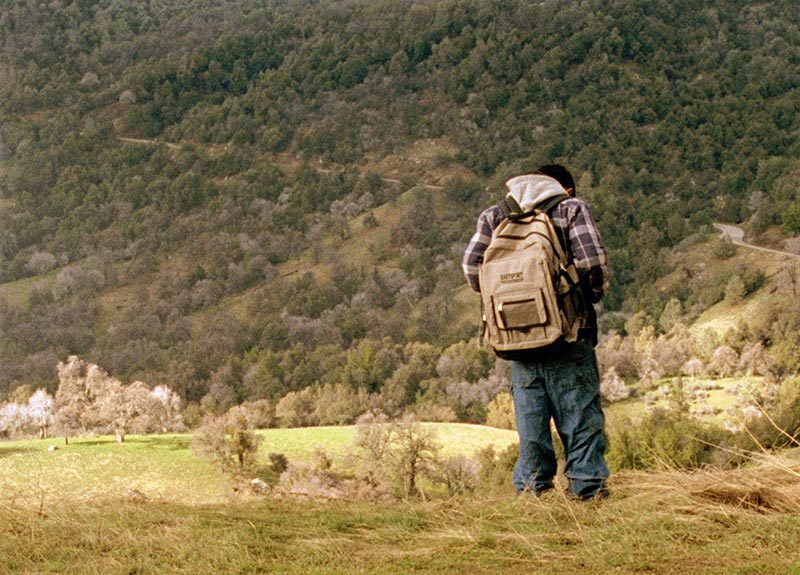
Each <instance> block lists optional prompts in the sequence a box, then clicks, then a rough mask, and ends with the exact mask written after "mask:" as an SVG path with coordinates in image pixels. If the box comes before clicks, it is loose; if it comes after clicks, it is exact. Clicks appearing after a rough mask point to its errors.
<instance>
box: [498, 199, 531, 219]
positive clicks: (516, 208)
mask: <svg viewBox="0 0 800 575" xmlns="http://www.w3.org/2000/svg"><path fill="white" fill-rule="evenodd" d="M497 205H498V206H499V207H500V210H501V211H502V212H503V215H504V216H505V217H506V218H507V219H509V220H518V219H520V218H522V217H524V216H525V214H524V213H523V211H522V208H521V207H520V205H519V204H518V203H517V200H515V199H514V198H513V197H511V196H505V197H504V198H503V199H502V200H500V202H499V203H498V204H497Z"/></svg>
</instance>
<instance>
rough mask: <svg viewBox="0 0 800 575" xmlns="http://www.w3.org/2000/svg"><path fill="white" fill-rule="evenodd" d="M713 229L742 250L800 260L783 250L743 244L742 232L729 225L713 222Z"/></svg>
mask: <svg viewBox="0 0 800 575" xmlns="http://www.w3.org/2000/svg"><path fill="white" fill-rule="evenodd" d="M714 227H715V228H717V229H718V230H719V231H721V232H722V237H723V238H728V239H730V241H731V243H732V244H733V245H735V246H742V247H743V248H749V249H751V250H758V251H760V252H768V253H771V254H779V255H782V256H789V257H793V258H798V259H800V255H798V254H793V253H792V252H785V251H783V250H773V249H771V248H762V247H761V246H756V245H753V244H749V243H747V242H745V241H744V230H743V229H742V228H740V227H739V226H732V225H731V224H719V223H716V222H715V223H714Z"/></svg>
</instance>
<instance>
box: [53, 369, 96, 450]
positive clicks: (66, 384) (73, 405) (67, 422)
mask: <svg viewBox="0 0 800 575" xmlns="http://www.w3.org/2000/svg"><path fill="white" fill-rule="evenodd" d="M56 370H57V372H58V390H57V391H56V397H55V412H56V421H57V422H58V425H59V427H60V428H61V429H62V431H63V432H64V443H65V444H68V443H69V435H70V433H72V432H75V431H80V430H84V429H85V428H86V425H85V419H84V418H85V411H86V408H87V406H88V405H89V403H90V400H89V393H88V390H87V388H86V372H87V366H86V362H85V361H83V360H81V359H80V358H78V356H76V355H72V356H70V357H69V358H68V359H67V361H66V362H59V364H58V366H57V367H56Z"/></svg>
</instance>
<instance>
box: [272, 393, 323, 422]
mask: <svg viewBox="0 0 800 575" xmlns="http://www.w3.org/2000/svg"><path fill="white" fill-rule="evenodd" d="M275 418H276V419H277V420H278V422H279V423H280V425H281V427H307V426H311V425H316V424H317V418H316V415H315V401H314V390H313V389H312V388H310V387H307V388H305V389H302V390H300V391H290V392H289V393H287V394H286V395H284V396H283V397H282V398H281V400H280V401H279V402H278V404H277V405H276V406H275Z"/></svg>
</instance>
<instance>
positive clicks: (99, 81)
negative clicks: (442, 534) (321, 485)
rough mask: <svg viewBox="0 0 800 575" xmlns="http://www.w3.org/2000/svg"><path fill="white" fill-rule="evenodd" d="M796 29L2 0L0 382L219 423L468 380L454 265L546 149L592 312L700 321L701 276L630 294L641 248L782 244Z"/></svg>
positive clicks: (645, 10) (470, 371)
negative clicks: (276, 406)
mask: <svg viewBox="0 0 800 575" xmlns="http://www.w3.org/2000/svg"><path fill="white" fill-rule="evenodd" d="M798 20H800V14H799V13H798V11H797V4H796V2H794V1H793V0H786V1H775V2H762V3H751V2H734V1H724V0H719V1H705V2H704V1H699V0H682V1H681V0H677V1H675V0H647V1H638V2H631V1H627V0H618V1H611V2H606V1H599V0H588V1H583V2H556V1H545V2H538V3H530V2H523V1H513V0H509V1H503V2H489V1H485V2H472V1H463V2H459V1H455V0H444V1H438V2H427V1H424V2H423V1H419V2H414V1H400V0H395V1H381V2H376V1H369V2H368V1H344V2H333V1H320V2H313V1H292V0H287V1H275V2H270V3H264V2H255V1H242V2H236V3H230V2H223V1H221V0H197V1H193V0H170V1H158V2H141V1H138V0H137V1H133V0H114V1H110V0H109V1H105V0H103V1H97V2H93V1H90V0H81V1H74V2H71V1H68V0H62V1H54V2H48V3H43V2H26V1H13V0H0V36H1V40H0V41H1V42H2V53H1V54H0V161H1V163H0V193H2V196H0V254H1V256H2V260H0V282H2V284H0V322H2V333H0V399H2V397H3V395H4V394H5V393H6V392H8V391H10V390H11V389H14V388H15V387H17V386H18V385H21V384H30V385H32V386H38V385H46V386H47V387H48V388H50V389H51V390H52V389H53V387H54V386H55V384H56V380H55V375H54V366H55V365H56V363H57V362H58V361H59V360H63V359H64V358H65V357H66V356H67V355H68V354H79V355H81V356H82V357H86V358H87V359H88V360H91V361H93V362H95V363H98V364H100V365H102V366H104V367H105V368H106V369H108V370H109V371H111V372H112V373H114V374H116V375H118V376H119V377H121V378H123V379H128V380H130V379H133V378H141V379H144V380H145V381H147V382H149V383H151V384H155V383H156V382H163V383H168V384H169V385H171V386H173V387H175V388H176V389H177V390H179V392H180V393H181V394H182V395H183V396H184V397H185V398H187V399H189V400H191V401H199V400H201V398H204V397H206V398H208V399H207V401H206V404H205V405H206V407H207V408H208V409H216V410H219V409H222V408H223V407H224V406H228V405H230V404H232V403H235V402H238V401H242V400H244V399H247V398H266V399H270V400H275V399H277V398H279V397H280V396H282V395H283V394H285V393H286V392H288V391H292V390H300V389H303V388H305V387H306V386H309V385H312V384H316V385H318V386H319V385H324V384H331V385H333V384H342V383H344V384H346V385H348V386H350V389H353V390H359V391H360V392H364V393H372V394H379V395H380V397H381V398H382V399H381V401H383V402H384V404H385V405H386V406H388V407H389V408H394V409H399V408H401V407H402V406H404V405H408V404H409V403H411V402H414V401H417V402H419V401H422V400H423V399H424V397H426V396H428V395H429V396H430V397H435V396H437V394H438V395H442V394H446V393H452V390H450V391H449V392H447V391H446V390H444V389H441V388H440V387H441V385H442V384H441V381H442V380H443V379H447V378H446V377H444V375H443V374H445V375H447V376H448V377H451V376H452V379H454V380H457V381H466V382H474V381H477V380H478V379H479V378H486V377H491V376H490V373H489V371H490V369H491V361H490V358H488V356H487V355H486V354H485V352H479V351H476V350H475V349H474V348H472V347H470V346H468V345H466V344H463V343H459V342H463V341H464V340H467V339H468V338H470V337H471V336H473V335H474V333H475V331H476V319H477V311H476V309H475V305H476V303H475V300H474V299H471V298H470V295H469V294H468V293H467V292H466V290H465V288H464V287H463V279H462V278H461V275H460V270H459V266H458V264H459V258H460V253H461V251H462V249H463V247H464V245H465V243H466V241H467V239H468V238H469V235H470V233H471V231H472V228H473V226H474V220H475V217H476V215H477V214H478V213H479V211H480V210H481V209H482V208H483V207H485V206H486V205H488V204H489V203H490V202H491V201H492V200H493V199H495V198H497V197H498V195H499V194H500V192H501V190H502V182H503V181H504V180H505V178H507V177H509V176H511V175H514V174H516V173H518V172H519V171H521V170H529V169H530V168H531V167H533V166H536V165H538V164H540V163H545V162H548V163H549V162H554V161H558V162H562V163H564V164H566V165H568V166H569V167H570V168H571V169H572V170H573V172H574V173H575V175H576V179H577V180H578V182H579V183H578V193H579V194H580V195H582V196H583V197H585V198H587V199H588V200H589V201H590V202H591V203H592V205H593V209H594V214H595V216H596V218H597V220H598V223H599V226H600V228H601V231H602V233H603V235H604V239H605V241H606V243H607V244H608V246H609V248H610V252H611V258H612V263H613V266H614V269H615V276H614V278H615V279H614V284H613V289H612V292H611V293H610V294H609V296H608V298H607V301H606V309H607V310H612V311H614V310H618V311H622V312H634V311H637V310H640V309H643V310H645V311H646V312H647V313H648V314H650V315H651V316H652V317H654V318H657V317H659V316H660V315H661V314H662V311H663V309H664V307H665V305H666V304H667V302H668V301H670V300H678V301H679V302H680V303H681V305H682V306H683V308H682V309H684V310H689V309H692V310H694V311H695V312H697V305H698V300H699V299H700V298H698V296H697V294H698V293H699V292H701V291H702V290H703V289H704V287H705V284H704V283H703V281H705V280H704V279H703V278H702V277H694V278H693V279H691V281H685V282H679V283H677V284H674V285H673V286H672V287H671V288H670V289H667V290H664V289H658V288H657V287H656V280H658V278H659V277H661V276H664V275H666V274H668V273H669V272H671V271H672V268H671V267H670V265H671V264H669V263H668V262H669V261H670V260H669V259H668V258H667V257H666V255H665V254H666V253H667V251H666V250H669V249H671V248H673V247H674V246H676V245H678V244H679V243H680V242H682V240H685V239H686V238H687V236H690V235H692V234H696V233H700V234H701V237H702V233H704V231H705V233H708V227H707V226H708V224H709V223H710V222H712V221H713V220H715V219H719V220H723V221H728V222H746V223H747V225H748V226H749V230H750V231H751V232H752V233H760V232H764V231H765V230H769V229H773V231H775V230H777V231H776V232H775V233H778V234H781V233H782V234H786V235H787V236H788V235H791V234H796V233H798V232H800V207H798V205H799V204H798V202H799V201H800V184H798V182H799V181H800V177H798V176H800V160H799V159H798V158H800V138H799V137H798V127H799V126H798V122H799V120H798V119H799V118H800V91H799V89H800V25H799V22H798ZM120 138H128V140H122V139H120ZM135 140H140V141H139V142H137V141H135ZM167 144H169V145H167ZM417 184H435V185H438V186H441V189H439V188H433V187H424V186H418V185H417ZM777 226H780V227H779V228H778V227H777ZM699 303H700V304H704V305H710V303H713V302H710V303H709V302H708V301H705V300H702V301H700V302H699ZM448 350H449V351H448ZM465 358H466V359H465ZM462 360H463V361H462ZM448 362H449V363H448ZM448 370H449V371H448ZM437 386H439V387H437ZM467 392H468V390H467V391H464V393H467ZM460 416H461V417H463V418H467V419H469V418H470V417H471V416H470V414H468V413H466V414H460Z"/></svg>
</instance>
